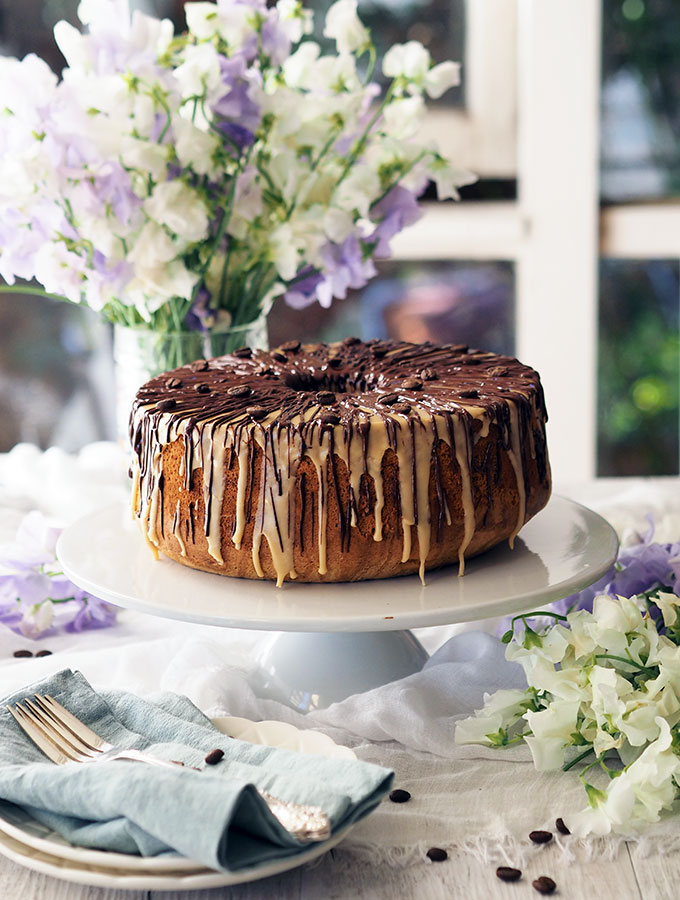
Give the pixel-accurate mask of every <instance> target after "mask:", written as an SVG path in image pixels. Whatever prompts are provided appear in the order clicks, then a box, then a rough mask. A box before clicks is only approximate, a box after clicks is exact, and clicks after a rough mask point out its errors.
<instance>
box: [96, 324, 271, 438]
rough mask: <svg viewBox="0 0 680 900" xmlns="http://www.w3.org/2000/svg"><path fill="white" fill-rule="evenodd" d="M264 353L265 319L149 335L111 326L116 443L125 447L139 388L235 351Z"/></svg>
mask: <svg viewBox="0 0 680 900" xmlns="http://www.w3.org/2000/svg"><path fill="white" fill-rule="evenodd" d="M244 346H248V347H252V348H253V349H258V348H259V349H262V350H266V349H267V348H268V346H269V340H268V336H267V316H266V314H262V315H261V316H260V317H259V318H257V319H255V320H254V321H252V322H248V323H246V324H245V325H235V326H233V327H232V328H229V329H228V330H226V331H217V332H205V333H204V332H200V331H179V332H171V331H152V330H150V329H148V328H126V327H125V326H124V325H114V329H113V361H114V371H115V384H116V433H117V436H118V441H119V443H121V444H122V446H124V447H126V446H127V443H128V421H129V418H130V410H131V408H132V401H133V400H134V398H135V394H136V393H137V390H138V389H139V387H140V386H141V385H142V384H144V382H146V381H148V380H149V379H150V378H153V377H154V375H159V374H160V373H161V372H167V371H169V370H170V369H176V368H178V367H179V366H183V365H186V364H187V363H191V362H194V360H196V359H210V358H211V357H214V356H224V355H225V354H227V353H232V352H233V351H234V350H235V349H236V348H237V347H244Z"/></svg>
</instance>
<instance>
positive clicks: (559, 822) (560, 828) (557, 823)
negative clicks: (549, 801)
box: [555, 818, 571, 834]
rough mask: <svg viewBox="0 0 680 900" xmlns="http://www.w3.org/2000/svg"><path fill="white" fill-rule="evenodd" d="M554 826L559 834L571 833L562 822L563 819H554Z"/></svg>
mask: <svg viewBox="0 0 680 900" xmlns="http://www.w3.org/2000/svg"><path fill="white" fill-rule="evenodd" d="M555 828H556V829H557V830H558V831H559V833H560V834H571V831H569V829H568V828H567V826H566V825H565V824H564V819H562V818H560V819H555Z"/></svg>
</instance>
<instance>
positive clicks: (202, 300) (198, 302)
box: [184, 287, 215, 332]
mask: <svg viewBox="0 0 680 900" xmlns="http://www.w3.org/2000/svg"><path fill="white" fill-rule="evenodd" d="M210 299H211V296H210V291H208V290H207V288H205V287H201V288H199V290H198V292H197V293H196V297H195V299H194V302H193V303H192V304H191V308H190V309H189V312H188V313H187V314H186V316H185V319H184V322H185V324H186V326H187V328H188V329H189V330H190V331H202V332H206V331H210V329H211V328H212V327H213V325H214V324H215V310H214V309H213V308H212V307H211V306H210Z"/></svg>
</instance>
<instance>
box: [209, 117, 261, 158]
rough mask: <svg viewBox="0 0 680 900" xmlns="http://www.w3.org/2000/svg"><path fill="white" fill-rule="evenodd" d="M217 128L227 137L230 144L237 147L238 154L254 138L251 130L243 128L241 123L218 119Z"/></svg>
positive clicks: (248, 145)
mask: <svg viewBox="0 0 680 900" xmlns="http://www.w3.org/2000/svg"><path fill="white" fill-rule="evenodd" d="M217 128H218V129H219V130H220V131H221V132H222V134H223V135H224V136H225V137H226V138H228V139H229V143H230V144H231V145H232V146H236V147H237V148H238V151H239V154H240V153H242V152H243V150H245V148H246V147H250V145H251V144H252V143H253V141H254V140H255V135H254V134H253V132H252V131H249V130H248V129H247V128H244V127H243V125H239V124H238V123H237V122H225V121H218V122H217Z"/></svg>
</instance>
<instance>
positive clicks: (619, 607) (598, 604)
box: [593, 594, 642, 646]
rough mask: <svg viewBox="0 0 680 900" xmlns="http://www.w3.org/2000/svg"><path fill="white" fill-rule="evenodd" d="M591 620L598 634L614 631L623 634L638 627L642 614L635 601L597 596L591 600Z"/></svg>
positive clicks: (626, 598) (625, 598)
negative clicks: (593, 621) (598, 631)
mask: <svg viewBox="0 0 680 900" xmlns="http://www.w3.org/2000/svg"><path fill="white" fill-rule="evenodd" d="M593 619H594V620H595V623H596V625H597V628H598V629H599V630H600V632H605V631H616V632H620V633H622V634H625V633H626V632H628V631H635V630H636V629H637V628H639V627H640V625H641V624H642V613H641V612H640V608H639V607H638V605H637V604H636V603H635V601H634V600H632V599H630V598H628V597H610V596H609V594H599V595H598V596H597V597H595V599H594V600H593ZM602 646H605V645H604V644H603V645H602Z"/></svg>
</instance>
